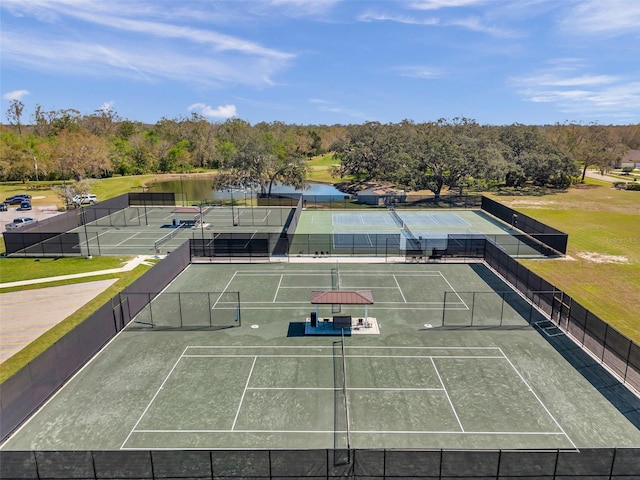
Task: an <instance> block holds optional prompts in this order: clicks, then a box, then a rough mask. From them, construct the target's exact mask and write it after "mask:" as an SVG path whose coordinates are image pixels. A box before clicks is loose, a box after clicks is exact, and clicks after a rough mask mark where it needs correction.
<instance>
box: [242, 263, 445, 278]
mask: <svg viewBox="0 0 640 480" xmlns="http://www.w3.org/2000/svg"><path fill="white" fill-rule="evenodd" d="M342 268H344V266H343V267H342ZM237 273H238V276H261V277H264V276H265V275H281V274H280V273H278V272H273V273H270V272H260V271H258V270H242V271H238V272H237ZM341 273H342V274H343V275H366V276H372V275H378V276H384V277H389V276H391V275H398V276H399V277H438V276H442V272H440V270H431V271H426V272H423V273H411V272H408V271H407V272H403V271H402V270H396V271H393V270H389V271H385V270H373V271H367V270H344V271H342V272H341ZM431 274H433V275H431ZM285 275H305V276H313V275H329V273H328V270H300V271H290V272H287V273H286V274H285Z"/></svg>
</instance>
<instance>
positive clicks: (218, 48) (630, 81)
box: [0, 0, 640, 125]
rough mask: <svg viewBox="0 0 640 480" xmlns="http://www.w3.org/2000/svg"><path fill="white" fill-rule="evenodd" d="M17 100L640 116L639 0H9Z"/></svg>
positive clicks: (225, 108)
mask: <svg viewBox="0 0 640 480" xmlns="http://www.w3.org/2000/svg"><path fill="white" fill-rule="evenodd" d="M0 14H1V17H0V21H1V25H0V26H1V34H0V35H1V42H2V43H1V45H0V52H1V53H0V61H1V62H2V63H1V78H0V80H1V84H0V93H1V95H2V122H3V123H6V122H7V117H6V111H7V108H8V107H9V104H10V102H11V100H12V99H16V98H17V99H20V100H21V101H22V102H23V103H24V105H25V111H24V118H23V123H29V121H30V120H29V117H30V116H31V114H32V112H33V109H34V107H35V105H36V104H39V105H41V106H42V108H43V109H44V110H45V111H48V110H59V109H67V108H73V109H76V110H78V111H80V112H81V113H82V114H91V113H93V112H94V111H96V110H101V109H110V110H112V111H114V112H116V113H117V114H118V115H119V116H120V117H122V118H125V119H129V120H134V121H142V122H148V123H155V122H156V121H158V120H160V119H161V118H162V117H166V118H170V119H174V118H181V117H188V116H190V115H191V112H196V113H198V114H200V115H203V116H205V117H207V118H208V119H209V120H211V121H213V122H221V121H224V120H226V119H227V118H231V117H238V118H241V119H243V120H246V121H249V122H251V123H257V122H262V121H266V122H272V121H282V122H285V123H290V124H292V123H296V124H325V125H333V124H350V123H363V122H365V121H379V122H382V123H389V122H399V121H401V120H403V119H410V120H413V121H416V122H424V121H431V120H437V119H438V118H448V119H451V118H454V117H467V118H473V119H475V120H477V121H478V122H479V123H482V124H494V125H504V124H512V123H516V122H518V123H524V124H552V123H556V122H564V121H577V122H583V123H591V122H597V123H600V124H630V123H639V122H640V27H639V26H640V1H639V0H581V1H573V0H548V1H547V0H514V1H507V0H407V1H402V0H397V1H364V0H363V1H358V0H324V1H323V0H253V1H238V0H236V1H209V0H200V1H181V0H155V1H152V0H150V1H145V0H109V1H98V0H91V1H90V0H2V1H1V2H0Z"/></svg>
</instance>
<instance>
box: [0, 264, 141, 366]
mask: <svg viewBox="0 0 640 480" xmlns="http://www.w3.org/2000/svg"><path fill="white" fill-rule="evenodd" d="M149 258H150V257H148V256H144V255H139V256H137V257H135V258H133V259H132V260H130V261H128V262H127V263H126V264H125V265H124V266H122V267H120V268H112V269H109V270H98V271H94V272H86V273H77V274H72V275H61V276H58V277H47V278H34V279H31V280H23V281H19V282H9V283H2V284H0V288H7V287H15V286H21V285H29V284H38V283H45V282H54V281H58V280H66V279H70V278H87V279H90V277H95V276H96V275H106V274H110V273H119V272H125V271H128V270H133V269H134V268H135V267H137V266H138V265H140V264H141V263H144V262H145V261H146V260H148V259H149ZM117 281H118V279H117V278H112V279H109V280H99V281H90V280H88V281H87V282H83V283H76V284H73V285H63V286H59V287H47V288H39V289H35V290H25V291H22V292H10V293H2V294H0V362H3V361H4V360H6V359H7V358H9V357H11V356H12V355H14V354H15V353H16V352H18V351H20V350H21V349H23V348H24V347H25V346H27V345H28V344H29V343H31V342H32V341H34V340H35V339H36V338H38V337H39V336H40V335H42V334H43V333H45V332H46V331H47V330H49V329H50V328H51V327H53V326H54V325H56V324H57V323H59V322H61V321H62V320H64V319H65V318H67V317H68V316H69V315H71V314H72V313H73V312H75V311H76V310H78V309H79V308H80V307H82V306H83V305H85V304H86V303H87V302H89V301H90V300H92V299H93V298H95V297H96V296H97V295H99V294H100V293H101V292H103V291H104V290H105V289H107V288H108V287H109V286H110V285H112V284H113V283H115V282H117Z"/></svg>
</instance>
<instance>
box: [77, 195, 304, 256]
mask: <svg viewBox="0 0 640 480" xmlns="http://www.w3.org/2000/svg"><path fill="white" fill-rule="evenodd" d="M291 212H292V209H291V208H290V207H286V208H278V207H272V208H260V207H234V208H231V207H221V206H203V207H193V206H192V207H128V208H125V209H123V210H119V211H116V212H113V213H111V214H109V215H106V216H104V217H102V218H100V219H98V220H96V221H94V222H90V223H88V224H87V225H83V226H80V227H78V228H76V229H74V230H72V232H75V233H78V234H79V235H80V244H79V245H78V248H79V249H80V250H81V252H82V254H83V255H88V254H92V255H117V254H155V253H162V254H166V253H168V252H171V251H172V250H174V249H175V248H177V247H178V246H179V245H181V244H182V243H184V242H185V241H187V240H188V239H190V238H195V239H202V238H204V239H207V240H213V239H215V238H216V237H218V236H219V235H220V232H229V231H230V229H233V230H232V231H233V232H234V233H241V234H249V235H251V234H258V233H277V232H280V231H282V227H283V225H284V224H285V223H286V221H287V218H288V217H289V215H290V214H291Z"/></svg>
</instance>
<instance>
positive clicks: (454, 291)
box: [438, 272, 469, 310]
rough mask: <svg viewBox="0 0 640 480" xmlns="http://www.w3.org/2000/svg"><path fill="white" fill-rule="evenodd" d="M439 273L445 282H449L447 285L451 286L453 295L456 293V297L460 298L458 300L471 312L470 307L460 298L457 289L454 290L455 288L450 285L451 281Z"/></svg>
mask: <svg viewBox="0 0 640 480" xmlns="http://www.w3.org/2000/svg"><path fill="white" fill-rule="evenodd" d="M438 273H439V274H440V276H441V277H442V279H443V280H444V281H445V282H447V285H449V288H450V289H451V290H453V293H455V294H456V297H458V298H459V299H460V301H461V302H462V304H463V305H464V306H465V307H467V310H469V306H468V305H467V304H466V303H464V300H463V299H462V298H461V297H460V295H458V292H456V289H455V288H453V286H452V285H451V284H450V283H449V280H447V277H445V276H444V275H442V272H438Z"/></svg>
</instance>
